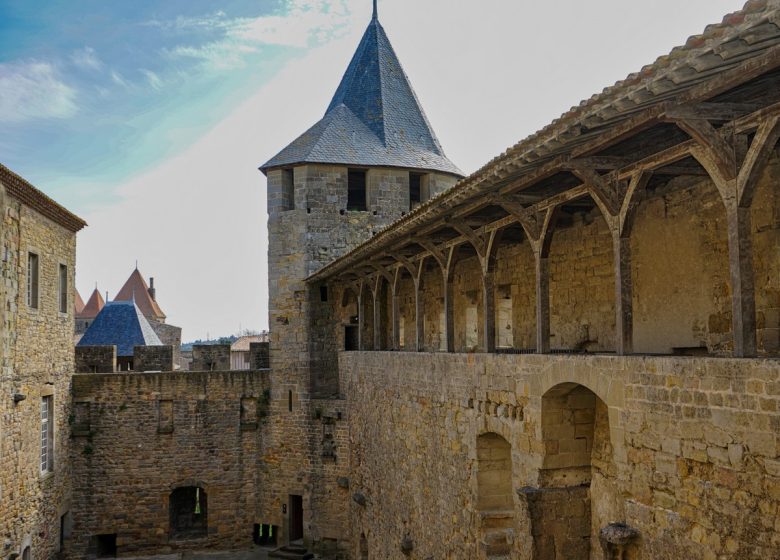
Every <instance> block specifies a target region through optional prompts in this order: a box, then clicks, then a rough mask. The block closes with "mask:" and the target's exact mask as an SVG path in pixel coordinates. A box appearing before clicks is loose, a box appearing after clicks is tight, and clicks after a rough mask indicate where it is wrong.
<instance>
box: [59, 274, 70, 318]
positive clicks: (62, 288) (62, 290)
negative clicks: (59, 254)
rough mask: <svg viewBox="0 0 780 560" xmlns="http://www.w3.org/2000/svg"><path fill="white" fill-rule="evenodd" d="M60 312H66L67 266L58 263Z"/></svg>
mask: <svg viewBox="0 0 780 560" xmlns="http://www.w3.org/2000/svg"><path fill="white" fill-rule="evenodd" d="M59 296H60V297H59V301H60V313H67V312H68V267H67V266H65V265H64V264H61V265H60V285H59Z"/></svg>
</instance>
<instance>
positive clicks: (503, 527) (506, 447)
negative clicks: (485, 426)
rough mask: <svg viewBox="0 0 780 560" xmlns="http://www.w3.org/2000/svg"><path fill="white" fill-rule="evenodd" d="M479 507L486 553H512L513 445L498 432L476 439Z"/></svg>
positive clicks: (489, 555) (490, 556)
mask: <svg viewBox="0 0 780 560" xmlns="http://www.w3.org/2000/svg"><path fill="white" fill-rule="evenodd" d="M477 510H478V512H479V516H480V520H481V527H480V529H481V548H482V550H483V551H484V553H485V556H486V557H487V558H495V557H500V556H505V555H507V554H509V553H510V551H511V549H512V543H513V542H514V498H513V496H512V447H511V445H510V444H509V442H508V441H507V440H505V439H504V438H503V437H501V436H500V435H498V434H495V433H486V434H482V435H481V436H479V437H478V438H477Z"/></svg>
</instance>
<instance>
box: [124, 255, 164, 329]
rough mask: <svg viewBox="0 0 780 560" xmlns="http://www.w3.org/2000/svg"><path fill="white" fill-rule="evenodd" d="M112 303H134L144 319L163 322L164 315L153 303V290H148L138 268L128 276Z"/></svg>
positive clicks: (155, 303)
mask: <svg viewBox="0 0 780 560" xmlns="http://www.w3.org/2000/svg"><path fill="white" fill-rule="evenodd" d="M114 301H134V302H135V304H136V305H137V306H138V308H139V309H140V310H141V313H143V314H144V317H146V318H147V319H151V320H155V321H159V322H161V323H164V322H165V313H163V311H162V309H160V306H159V305H158V304H157V302H156V301H155V298H154V289H150V288H149V286H148V284H147V283H146V280H144V277H143V276H142V275H141V273H140V272H139V271H138V268H136V269H135V270H133V273H132V274H130V278H128V279H127V282H125V285H124V286H122V289H121V290H119V292H118V293H117V294H116V297H115V298H114Z"/></svg>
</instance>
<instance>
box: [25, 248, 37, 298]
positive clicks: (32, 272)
mask: <svg viewBox="0 0 780 560" xmlns="http://www.w3.org/2000/svg"><path fill="white" fill-rule="evenodd" d="M27 305H29V306H30V307H32V308H33V309H38V255H36V254H35V253H28V254H27Z"/></svg>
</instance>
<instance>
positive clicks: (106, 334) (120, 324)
mask: <svg viewBox="0 0 780 560" xmlns="http://www.w3.org/2000/svg"><path fill="white" fill-rule="evenodd" d="M162 345H163V343H162V342H161V341H160V338H159V337H158V336H157V334H155V332H154V330H153V329H152V326H151V325H150V324H149V321H147V320H146V317H144V316H143V314H142V313H141V310H140V309H139V308H138V306H137V305H135V303H133V302H132V301H111V302H108V303H107V304H106V305H105V307H103V310H102V311H101V312H100V313H99V314H98V316H97V317H96V318H95V321H94V322H93V323H92V324H91V325H90V326H89V328H88V329H87V332H85V333H84V336H83V337H81V340H80V341H79V343H78V346H116V355H117V356H132V355H133V347H134V346H162Z"/></svg>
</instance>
